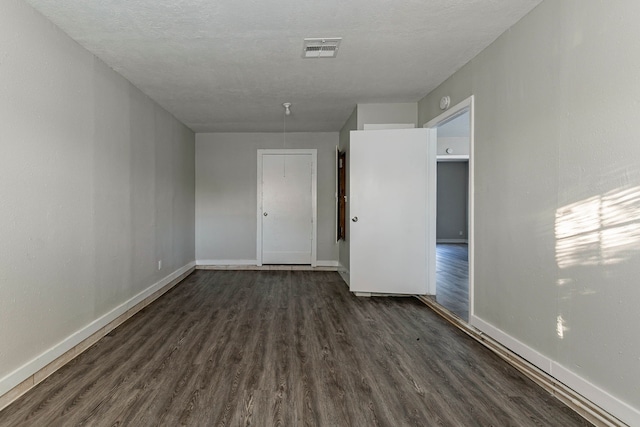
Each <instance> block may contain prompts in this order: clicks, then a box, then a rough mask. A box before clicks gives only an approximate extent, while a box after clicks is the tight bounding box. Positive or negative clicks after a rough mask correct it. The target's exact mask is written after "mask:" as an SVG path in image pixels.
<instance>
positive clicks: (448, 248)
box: [425, 97, 474, 322]
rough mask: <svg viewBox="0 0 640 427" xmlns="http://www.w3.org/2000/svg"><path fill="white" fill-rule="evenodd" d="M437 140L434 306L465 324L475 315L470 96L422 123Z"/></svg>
mask: <svg viewBox="0 0 640 427" xmlns="http://www.w3.org/2000/svg"><path fill="white" fill-rule="evenodd" d="M425 127H430V128H434V129H436V133H437V140H438V143H437V144H438V147H437V150H438V155H437V161H438V173H437V180H438V183H437V196H436V200H437V202H436V203H437V215H436V249H435V250H436V287H435V292H434V293H433V295H432V297H433V298H435V301H436V303H437V304H439V305H441V306H442V307H444V308H445V309H447V310H448V311H449V312H451V313H452V314H454V315H456V316H457V317H459V318H460V319H462V320H463V321H464V322H468V321H469V318H470V316H471V315H472V314H473V274H472V271H473V243H474V241H473V150H474V144H473V143H474V141H473V133H474V132H473V97H470V98H468V99H467V100H465V101H463V102H461V103H460V104H458V105H456V106H454V107H452V108H450V109H449V110H447V111H445V112H444V113H442V114H441V115H440V116H438V117H436V118H435V119H433V120H431V121H430V122H429V123H427V124H426V125H425Z"/></svg>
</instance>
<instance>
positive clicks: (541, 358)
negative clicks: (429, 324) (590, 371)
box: [469, 316, 640, 426]
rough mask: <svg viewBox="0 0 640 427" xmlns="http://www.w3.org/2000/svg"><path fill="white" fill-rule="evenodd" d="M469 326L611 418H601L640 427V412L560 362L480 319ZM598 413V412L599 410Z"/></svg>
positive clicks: (472, 317)
mask: <svg viewBox="0 0 640 427" xmlns="http://www.w3.org/2000/svg"><path fill="white" fill-rule="evenodd" d="M469 323H470V325H471V326H473V327H475V328H477V329H478V330H480V331H481V332H483V333H485V334H487V335H488V336H489V337H491V338H492V339H494V340H496V341H497V342H498V343H500V344H502V345H504V346H505V347H506V348H508V349H509V350H511V351H513V352H514V353H516V354H517V355H519V356H521V357H522V358H524V359H525V360H527V361H528V362H530V363H531V364H532V365H534V366H536V367H537V368H539V369H540V370H542V371H543V372H545V373H547V374H549V375H550V376H551V377H553V378H555V379H557V380H558V381H559V382H560V383H562V384H564V385H565V386H567V387H569V388H570V389H572V390H574V391H575V392H577V393H578V394H579V395H581V396H583V397H584V398H586V399H587V400H589V401H591V402H593V404H595V405H597V406H599V407H600V408H602V409H603V410H604V411H606V412H608V414H602V415H603V416H604V417H605V418H606V416H607V415H613V416H614V417H616V418H618V419H619V420H620V421H622V422H624V423H626V424H628V425H630V426H631V425H640V410H638V409H636V408H634V407H632V406H630V405H628V404H627V403H625V402H623V401H621V400H620V399H618V398H616V397H614V396H612V395H611V394H609V393H608V392H606V391H605V390H603V389H601V388H600V387H598V386H596V385H594V384H592V383H590V382H589V381H587V380H585V379H584V378H582V377H580V376H579V375H577V374H576V373H574V372H572V371H570V370H569V369H567V368H566V367H564V366H562V365H560V364H559V363H558V362H556V361H554V360H552V359H550V358H549V357H547V356H545V355H543V354H541V353H539V352H537V351H536V350H534V349H532V348H531V347H529V346H527V345H526V344H524V343H522V342H520V341H518V340H517V339H515V338H513V337H512V336H510V335H509V334H507V333H505V332H504V331H502V330H500V329H498V328H496V327H495V326H493V325H492V324H490V323H488V322H486V321H484V320H482V319H480V318H479V317H477V316H471V318H470V322H469ZM595 410H596V411H597V409H595ZM592 411H593V410H592ZM603 422H604V423H605V424H604V425H619V423H615V421H614V422H607V420H606V419H605V420H603Z"/></svg>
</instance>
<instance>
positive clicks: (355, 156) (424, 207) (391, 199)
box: [349, 129, 436, 295]
mask: <svg viewBox="0 0 640 427" xmlns="http://www.w3.org/2000/svg"><path fill="white" fill-rule="evenodd" d="M349 159H350V160H349V165H350V170H351V172H350V173H351V179H350V186H351V191H350V194H351V209H350V215H351V221H352V222H351V227H350V235H351V244H350V278H349V279H350V288H351V291H352V292H356V293H386V294H412V295H416V294H419V295H422V294H426V293H428V292H429V286H430V285H431V284H434V283H435V195H436V138H435V137H434V135H433V131H432V130H431V129H403V130H377V131H352V132H351V146H350V155H349ZM431 243H433V244H431Z"/></svg>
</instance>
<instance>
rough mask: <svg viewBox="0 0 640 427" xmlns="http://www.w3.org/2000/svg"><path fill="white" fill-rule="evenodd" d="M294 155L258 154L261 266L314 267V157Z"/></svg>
mask: <svg viewBox="0 0 640 427" xmlns="http://www.w3.org/2000/svg"><path fill="white" fill-rule="evenodd" d="M296 151H297V150H286V151H284V150H259V154H258V157H259V162H260V160H261V165H260V163H259V165H258V166H259V167H258V168H259V169H260V166H261V171H262V174H261V187H262V188H261V190H262V192H261V193H262V194H261V196H262V197H261V199H262V203H261V206H262V209H261V210H260V212H259V217H258V218H259V221H260V222H261V227H259V230H260V229H261V230H262V236H261V241H262V247H261V248H259V251H261V255H262V256H261V260H260V259H259V263H260V261H261V263H262V264H312V265H314V264H315V259H313V256H314V254H315V250H314V245H315V242H314V240H315V238H314V237H315V236H314V230H315V227H314V222H315V221H314V216H315V174H314V164H315V153H312V152H310V150H304V151H302V150H301V151H302V152H300V153H296ZM260 158H261V159H260ZM259 190H260V186H259ZM259 206H260V205H259Z"/></svg>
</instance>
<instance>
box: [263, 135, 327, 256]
mask: <svg viewBox="0 0 640 427" xmlns="http://www.w3.org/2000/svg"><path fill="white" fill-rule="evenodd" d="M274 154H277V155H287V154H289V155H310V156H311V219H312V222H313V224H312V227H311V266H312V267H316V266H317V264H318V262H317V253H316V252H317V251H316V244H317V240H318V174H317V172H316V171H317V170H318V168H317V164H318V150H317V149H315V148H313V149H268V150H267V149H259V150H258V182H257V189H258V203H257V210H256V218H257V234H256V265H257V266H262V214H263V212H262V158H263V156H266V155H267V156H268V155H274Z"/></svg>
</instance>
